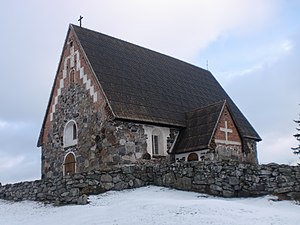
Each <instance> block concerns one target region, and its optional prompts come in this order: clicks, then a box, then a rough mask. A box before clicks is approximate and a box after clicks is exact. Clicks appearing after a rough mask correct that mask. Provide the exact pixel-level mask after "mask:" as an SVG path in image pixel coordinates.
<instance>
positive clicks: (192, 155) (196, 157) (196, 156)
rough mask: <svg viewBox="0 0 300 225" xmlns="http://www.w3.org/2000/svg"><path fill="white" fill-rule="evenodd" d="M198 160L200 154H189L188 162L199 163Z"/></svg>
mask: <svg viewBox="0 0 300 225" xmlns="http://www.w3.org/2000/svg"><path fill="white" fill-rule="evenodd" d="M198 160H199V157H198V154H197V153H194V152H193V153H191V154H189V156H188V158H187V161H198Z"/></svg>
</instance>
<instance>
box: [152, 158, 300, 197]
mask: <svg viewBox="0 0 300 225" xmlns="http://www.w3.org/2000/svg"><path fill="white" fill-rule="evenodd" d="M154 172H155V174H156V178H157V180H156V181H155V184H156V185H162V186H166V187H172V188H177V189H181V190H191V191H196V192H202V193H207V194H212V195H217V196H223V197H249V196H261V195H267V194H272V195H277V196H279V197H280V199H298V200H300V167H299V166H288V165H278V164H267V165H259V166H256V165H250V164H239V163H233V162H220V163H198V162H191V163H183V164H182V163H181V164H172V165H170V166H165V168H164V169H162V168H160V169H158V170H157V171H154Z"/></svg>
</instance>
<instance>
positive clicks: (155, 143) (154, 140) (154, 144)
mask: <svg viewBox="0 0 300 225" xmlns="http://www.w3.org/2000/svg"><path fill="white" fill-rule="evenodd" d="M158 153H159V149H158V136H157V135H152V154H153V155H158Z"/></svg>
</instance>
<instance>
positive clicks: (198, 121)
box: [172, 101, 226, 153]
mask: <svg viewBox="0 0 300 225" xmlns="http://www.w3.org/2000/svg"><path fill="white" fill-rule="evenodd" d="M225 104H226V101H221V102H217V103H215V104H212V105H209V106H206V107H203V108H199V109H196V110H193V111H191V112H188V113H186V121H187V122H186V128H185V129H184V130H183V132H182V133H181V134H180V136H179V138H178V139H177V142H176V145H175V147H174V152H172V153H183V152H190V151H195V150H201V149H208V148H209V144H210V141H211V138H212V135H213V134H214V130H215V127H216V124H217V123H218V120H219V118H220V115H221V113H222V111H223V108H224V107H225Z"/></svg>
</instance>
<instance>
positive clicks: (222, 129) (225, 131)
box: [220, 121, 232, 144]
mask: <svg viewBox="0 0 300 225" xmlns="http://www.w3.org/2000/svg"><path fill="white" fill-rule="evenodd" d="M220 130H221V131H223V132H224V133H225V141H226V144H227V143H228V133H232V129H229V128H228V125H227V121H225V127H221V128H220Z"/></svg>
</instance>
